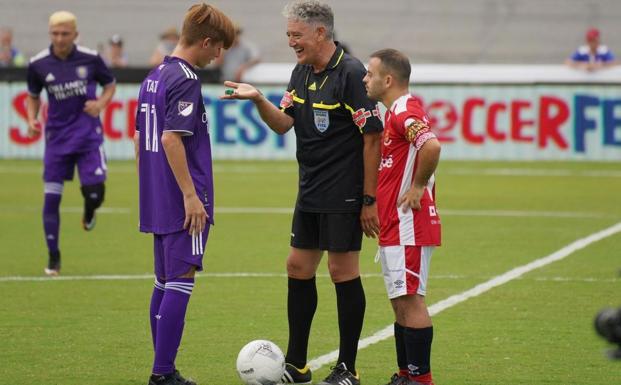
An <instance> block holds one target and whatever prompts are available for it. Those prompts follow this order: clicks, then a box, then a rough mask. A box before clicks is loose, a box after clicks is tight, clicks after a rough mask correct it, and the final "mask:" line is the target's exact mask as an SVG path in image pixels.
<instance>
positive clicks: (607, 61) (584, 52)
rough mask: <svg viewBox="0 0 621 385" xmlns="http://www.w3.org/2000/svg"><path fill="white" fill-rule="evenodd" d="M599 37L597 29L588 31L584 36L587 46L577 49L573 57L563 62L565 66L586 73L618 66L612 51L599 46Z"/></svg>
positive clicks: (601, 45)
mask: <svg viewBox="0 0 621 385" xmlns="http://www.w3.org/2000/svg"><path fill="white" fill-rule="evenodd" d="M600 36H601V33H600V32H599V29H597V28H591V29H589V30H588V31H587V32H586V35H585V39H586V43H587V44H586V45H583V46H580V47H578V49H577V50H576V51H575V52H574V53H573V55H571V57H570V58H569V59H567V60H566V61H565V64H567V65H568V66H570V67H572V68H576V69H581V70H586V71H597V70H600V69H603V68H607V67H611V66H614V65H616V64H618V63H617V61H616V60H615V55H613V54H612V51H610V49H609V48H608V47H607V46H605V45H603V44H600Z"/></svg>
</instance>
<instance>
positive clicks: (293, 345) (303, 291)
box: [285, 277, 317, 369]
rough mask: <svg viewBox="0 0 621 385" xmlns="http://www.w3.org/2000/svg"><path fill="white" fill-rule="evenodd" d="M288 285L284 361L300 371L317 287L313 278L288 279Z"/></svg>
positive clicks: (306, 347)
mask: <svg viewBox="0 0 621 385" xmlns="http://www.w3.org/2000/svg"><path fill="white" fill-rule="evenodd" d="M288 285H289V291H288V295H287V316H288V318H289V345H288V346H287V357H286V358H285V361H286V362H288V363H290V364H291V365H293V366H295V367H296V368H299V369H302V368H304V366H305V365H306V358H307V357H306V355H307V351H308V336H309V335H310V328H311V323H312V322H313V316H314V315H315V310H316V309H317V286H316V284H315V277H313V278H311V279H295V278H291V277H289V284H288Z"/></svg>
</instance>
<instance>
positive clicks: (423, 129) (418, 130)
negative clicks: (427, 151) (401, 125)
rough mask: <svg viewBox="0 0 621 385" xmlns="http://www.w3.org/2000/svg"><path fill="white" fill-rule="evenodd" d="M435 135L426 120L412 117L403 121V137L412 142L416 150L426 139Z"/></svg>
mask: <svg viewBox="0 0 621 385" xmlns="http://www.w3.org/2000/svg"><path fill="white" fill-rule="evenodd" d="M435 137H436V136H435V134H434V133H433V132H432V131H431V128H429V124H427V123H426V122H424V121H422V120H418V119H412V118H410V119H407V120H406V121H405V139H406V140H407V141H408V142H410V143H413V144H414V147H416V150H420V148H421V147H422V146H423V144H425V142H426V141H428V140H429V139H432V138H435Z"/></svg>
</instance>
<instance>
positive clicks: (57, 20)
mask: <svg viewBox="0 0 621 385" xmlns="http://www.w3.org/2000/svg"><path fill="white" fill-rule="evenodd" d="M65 23H66V24H72V25H73V27H74V28H77V27H78V19H77V17H75V15H74V14H73V13H71V12H69V11H58V12H54V13H52V14H51V15H50V27H53V26H55V25H58V24H65Z"/></svg>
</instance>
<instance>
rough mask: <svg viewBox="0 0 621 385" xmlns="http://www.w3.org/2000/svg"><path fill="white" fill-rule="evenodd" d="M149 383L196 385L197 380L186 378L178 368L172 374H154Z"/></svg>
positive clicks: (158, 384)
mask: <svg viewBox="0 0 621 385" xmlns="http://www.w3.org/2000/svg"><path fill="white" fill-rule="evenodd" d="M148 385H196V382H194V381H191V380H186V379H185V378H183V377H182V376H181V373H179V371H178V370H175V372H174V373H170V374H158V375H152V376H151V377H150V378H149V383H148Z"/></svg>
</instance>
